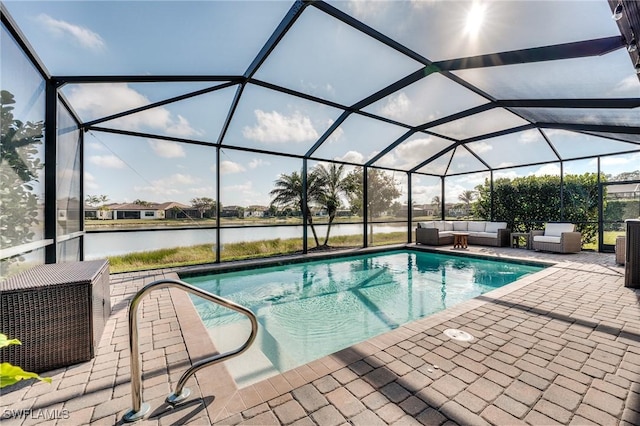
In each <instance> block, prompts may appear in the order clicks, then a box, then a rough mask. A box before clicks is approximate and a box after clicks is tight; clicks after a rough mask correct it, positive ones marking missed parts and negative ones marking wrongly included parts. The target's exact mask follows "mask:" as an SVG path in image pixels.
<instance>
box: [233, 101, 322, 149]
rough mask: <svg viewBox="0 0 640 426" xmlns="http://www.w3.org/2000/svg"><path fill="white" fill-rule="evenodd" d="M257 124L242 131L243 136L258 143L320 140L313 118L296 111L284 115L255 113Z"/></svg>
mask: <svg viewBox="0 0 640 426" xmlns="http://www.w3.org/2000/svg"><path fill="white" fill-rule="evenodd" d="M254 114H255V118H256V124H255V125H253V126H246V127H245V128H244V129H242V135H243V136H244V137H245V138H247V139H251V140H254V141H258V142H263V143H269V142H275V143H283V142H309V141H313V140H315V139H317V138H318V136H319V135H318V132H317V131H316V129H314V127H313V124H312V123H311V118H310V117H308V116H305V115H303V114H302V113H301V112H299V111H295V112H294V113H293V114H291V115H284V114H281V113H279V112H278V111H271V112H266V111H262V110H259V109H257V110H255V111H254Z"/></svg>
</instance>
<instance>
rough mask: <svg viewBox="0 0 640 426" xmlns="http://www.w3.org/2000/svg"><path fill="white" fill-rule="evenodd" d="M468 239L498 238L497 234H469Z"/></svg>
mask: <svg viewBox="0 0 640 426" xmlns="http://www.w3.org/2000/svg"><path fill="white" fill-rule="evenodd" d="M469 236H470V237H479V238H498V233H497V232H469Z"/></svg>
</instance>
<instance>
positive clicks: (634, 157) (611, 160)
mask: <svg viewBox="0 0 640 426" xmlns="http://www.w3.org/2000/svg"><path fill="white" fill-rule="evenodd" d="M638 161H640V154H630V155H626V156H624V157H622V156H620V155H616V156H606V157H601V158H600V164H601V165H602V166H619V165H626V164H631V165H632V166H633V167H632V169H633V168H634V167H635V169H637V165H638ZM635 169H634V170H635Z"/></svg>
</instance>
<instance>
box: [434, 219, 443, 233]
mask: <svg viewBox="0 0 640 426" xmlns="http://www.w3.org/2000/svg"><path fill="white" fill-rule="evenodd" d="M433 223H434V225H435V228H436V229H437V230H438V231H445V230H446V229H445V225H444V220H436V221H434V222H433Z"/></svg>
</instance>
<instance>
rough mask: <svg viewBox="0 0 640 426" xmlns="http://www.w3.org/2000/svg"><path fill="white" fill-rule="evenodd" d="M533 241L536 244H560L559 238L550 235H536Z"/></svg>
mask: <svg viewBox="0 0 640 426" xmlns="http://www.w3.org/2000/svg"><path fill="white" fill-rule="evenodd" d="M533 241H536V242H538V243H557V244H560V237H554V236H552V235H536V236H534V237H533Z"/></svg>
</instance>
